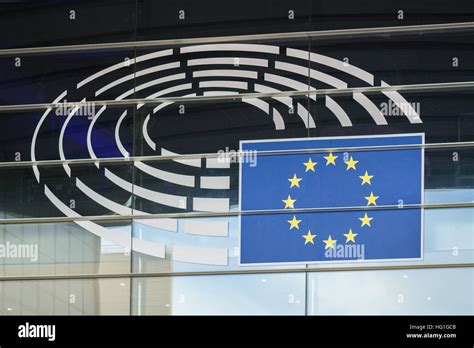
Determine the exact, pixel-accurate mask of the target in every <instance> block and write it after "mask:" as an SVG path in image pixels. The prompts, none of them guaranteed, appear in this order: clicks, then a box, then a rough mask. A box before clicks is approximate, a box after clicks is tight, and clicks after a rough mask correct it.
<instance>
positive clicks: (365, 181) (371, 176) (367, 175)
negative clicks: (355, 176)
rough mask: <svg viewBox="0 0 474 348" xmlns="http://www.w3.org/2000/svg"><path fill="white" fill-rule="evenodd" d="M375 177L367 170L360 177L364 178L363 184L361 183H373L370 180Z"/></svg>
mask: <svg viewBox="0 0 474 348" xmlns="http://www.w3.org/2000/svg"><path fill="white" fill-rule="evenodd" d="M373 177H374V176H373V175H369V173H367V171H365V174H364V175H361V176H359V178H361V179H362V184H361V185H364V184H369V185H372V183H371V182H370V180H371V179H372V178H373Z"/></svg>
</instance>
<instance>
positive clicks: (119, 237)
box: [44, 185, 165, 258]
mask: <svg viewBox="0 0 474 348" xmlns="http://www.w3.org/2000/svg"><path fill="white" fill-rule="evenodd" d="M44 194H45V195H46V197H48V199H49V200H50V201H51V203H53V204H54V205H55V206H56V208H58V209H59V210H60V211H61V212H62V213H63V214H64V215H65V216H68V217H80V216H81V215H79V214H78V213H76V212H75V211H74V210H72V209H71V208H69V207H68V206H67V205H65V204H64V203H63V202H61V200H59V198H58V197H56V196H55V195H54V193H53V192H51V190H50V189H49V188H48V187H47V186H46V185H45V186H44ZM74 222H75V223H76V224H77V225H79V226H81V227H82V228H84V229H86V230H87V231H89V232H91V233H93V234H95V235H96V236H98V237H100V238H101V239H104V240H107V241H109V242H112V243H114V244H116V245H120V246H121V247H123V248H125V250H126V251H130V249H131V247H132V246H133V250H134V251H138V252H140V253H143V254H146V255H151V256H155V257H161V258H164V257H165V245H164V244H159V243H152V242H148V241H143V240H140V239H136V238H130V235H127V234H124V233H118V232H115V231H110V230H108V229H107V228H105V227H102V226H100V225H98V224H96V223H94V222H92V221H74ZM132 243H133V244H132Z"/></svg>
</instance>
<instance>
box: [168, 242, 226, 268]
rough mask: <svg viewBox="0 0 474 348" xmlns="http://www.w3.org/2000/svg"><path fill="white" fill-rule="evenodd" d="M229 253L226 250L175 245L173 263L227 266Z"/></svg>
mask: <svg viewBox="0 0 474 348" xmlns="http://www.w3.org/2000/svg"><path fill="white" fill-rule="evenodd" d="M227 255H228V251H227V249H224V248H195V247H190V246H184V245H173V261H179V262H187V263H197V264H201V265H217V266H227V263H228V257H227Z"/></svg>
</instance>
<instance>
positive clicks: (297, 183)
mask: <svg viewBox="0 0 474 348" xmlns="http://www.w3.org/2000/svg"><path fill="white" fill-rule="evenodd" d="M301 180H303V179H301V178H298V177H297V176H296V174H293V178H291V179H288V181H289V182H291V186H290V188H292V187H293V186H296V187H300V181H301Z"/></svg>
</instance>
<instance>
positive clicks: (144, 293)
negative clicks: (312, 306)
mask: <svg viewBox="0 0 474 348" xmlns="http://www.w3.org/2000/svg"><path fill="white" fill-rule="evenodd" d="M132 303H133V304H132V313H133V314H135V315H170V314H175V315H219V314H220V315H232V314H233V315H244V314H245V315H264V314H276V315H304V314H305V275H304V274H263V275H257V274H249V275H223V276H197V277H175V278H167V277H165V278H135V279H134V280H133V290H132Z"/></svg>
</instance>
